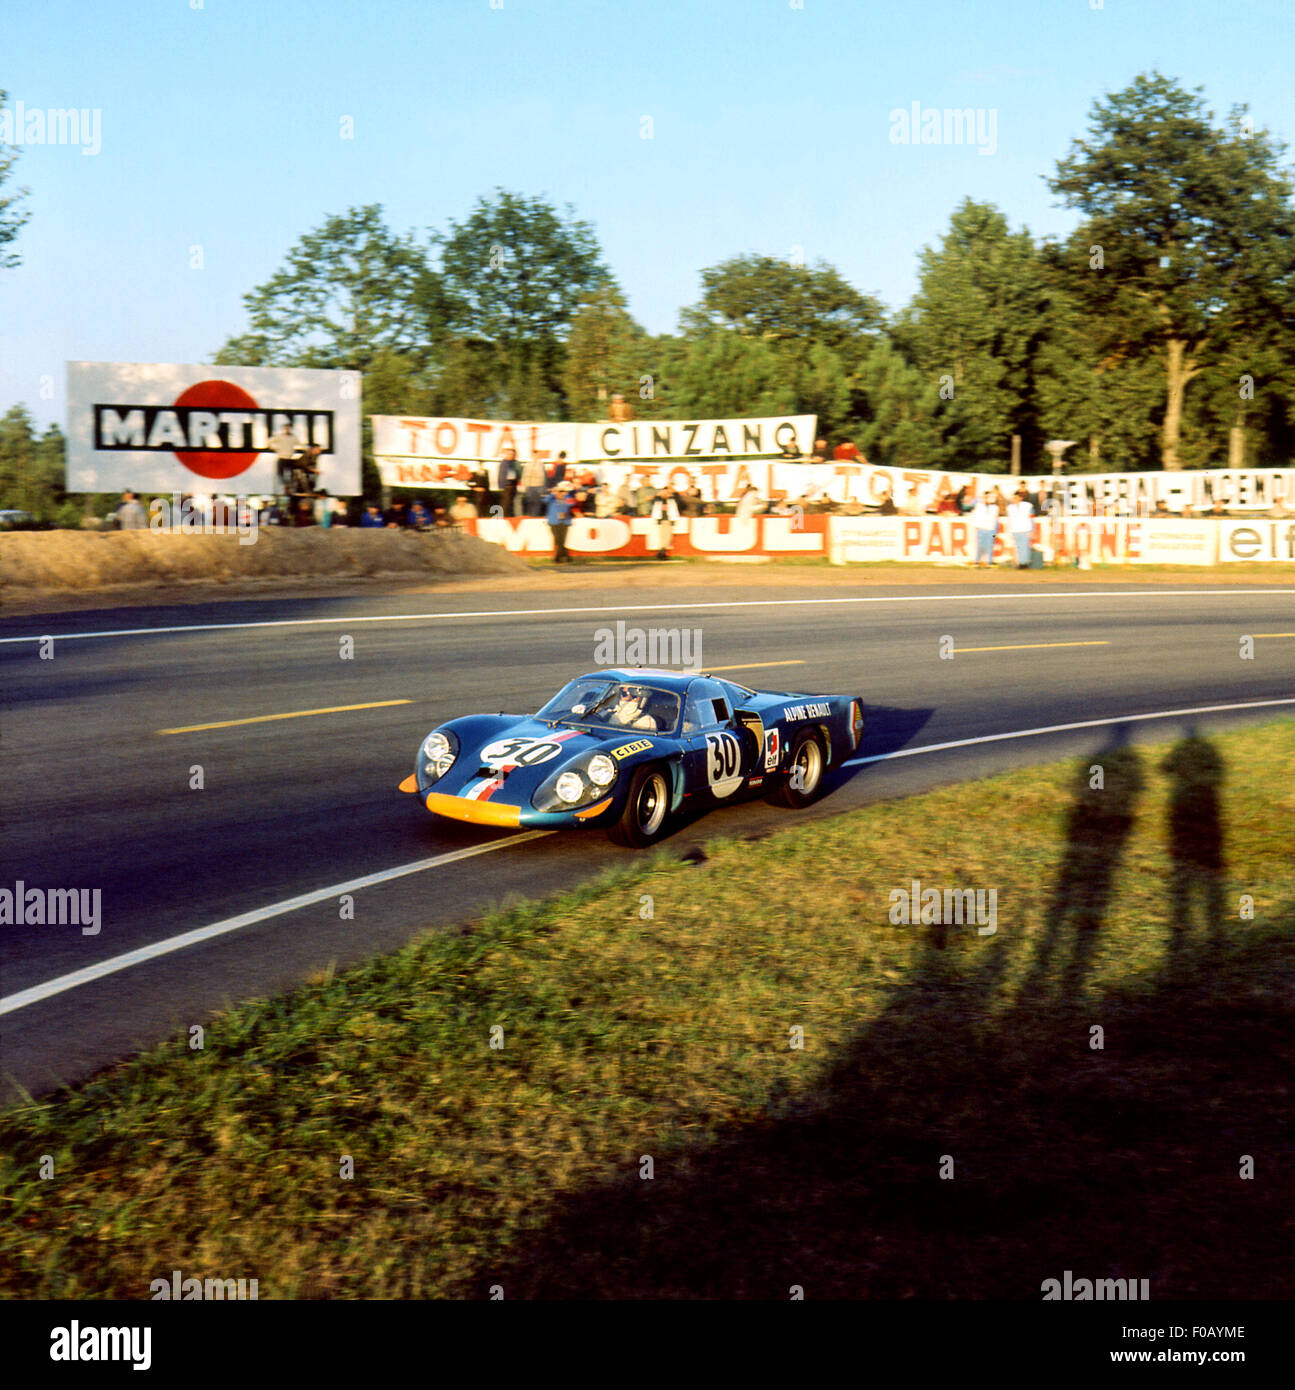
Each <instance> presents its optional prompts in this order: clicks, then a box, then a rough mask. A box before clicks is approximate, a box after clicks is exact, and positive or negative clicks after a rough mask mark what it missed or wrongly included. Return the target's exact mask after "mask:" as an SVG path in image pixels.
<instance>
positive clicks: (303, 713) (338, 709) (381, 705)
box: [158, 700, 412, 734]
mask: <svg viewBox="0 0 1295 1390" xmlns="http://www.w3.org/2000/svg"><path fill="white" fill-rule="evenodd" d="M411 703H412V701H409V700H374V701H373V703H372V704H368V705H330V706H329V708H328V709H295V710H292V711H290V712H289V713H288V714H256V715H253V716H252V718H251V719H224V720H221V722H220V723H219V724H190V725H188V726H187V727H186V728H183V729H159V730H158V733H159V734H201V733H204V732H205V731H206V730H208V729H232V728H233V727H234V726H235V725H236V724H268V723H270V722H271V721H272V720H275V719H308V718H310V716H311V715H312V714H346V713H348V712H349V711H351V710H353V709H385V708H386V707H387V706H388V705H408V704H411Z"/></svg>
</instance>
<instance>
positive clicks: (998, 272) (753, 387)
mask: <svg viewBox="0 0 1295 1390" xmlns="http://www.w3.org/2000/svg"><path fill="white" fill-rule="evenodd" d="M1282 153H1283V147H1281V146H1280V145H1278V144H1276V143H1275V142H1274V141H1272V140H1271V139H1270V138H1269V136H1268V135H1267V134H1266V133H1265V132H1263V131H1257V130H1255V129H1254V128H1253V125H1252V123H1251V122H1250V120H1249V117H1248V116H1247V115H1246V114H1245V112H1244V110H1243V109H1237V110H1234V111H1233V112H1232V113H1231V115H1230V116H1229V117H1228V118H1227V119H1226V120H1225V121H1222V122H1219V121H1216V120H1215V118H1214V116H1213V114H1212V113H1211V112H1209V111H1208V110H1207V109H1206V108H1205V106H1204V101H1203V97H1202V96H1201V94H1200V93H1199V92H1187V91H1184V90H1183V89H1182V88H1181V87H1180V86H1178V85H1177V84H1176V83H1175V82H1173V81H1172V80H1170V79H1167V78H1165V77H1163V76H1161V75H1159V74H1157V73H1150V74H1144V75H1142V76H1140V77H1138V78H1137V79H1136V80H1135V81H1134V82H1133V83H1132V84H1131V85H1130V86H1129V87H1128V88H1127V89H1125V90H1124V91H1121V92H1118V93H1115V94H1113V95H1110V96H1108V97H1106V98H1105V99H1103V100H1101V101H1098V102H1097V103H1095V105H1094V107H1093V111H1092V116H1091V121H1090V125H1089V129H1088V131H1087V133H1086V135H1085V137H1084V138H1082V139H1079V140H1076V141H1075V142H1074V144H1073V145H1072V147H1071V149H1070V151H1069V153H1068V154H1067V155H1066V156H1065V157H1064V158H1062V159H1060V160H1059V162H1058V164H1057V166H1056V169H1055V171H1054V173H1053V176H1052V177H1051V178H1050V179H1049V180H1048V182H1049V184H1050V186H1051V188H1052V190H1053V192H1054V193H1055V194H1056V195H1057V196H1058V197H1059V198H1060V199H1061V200H1062V201H1063V202H1064V203H1065V204H1067V205H1068V206H1070V207H1072V208H1074V209H1075V210H1076V211H1077V212H1078V213H1079V215H1080V219H1081V220H1080V223H1079V226H1078V227H1077V229H1076V231H1075V233H1074V235H1073V236H1071V237H1070V238H1069V239H1067V240H1066V241H1065V242H1060V243H1058V242H1053V241H1039V240H1036V239H1035V238H1034V237H1033V236H1032V235H1031V234H1030V232H1029V231H1028V230H1027V229H1025V228H1013V227H1012V226H1011V225H1010V223H1009V221H1008V218H1007V216H1006V215H1005V214H1004V213H1003V212H1001V211H1000V210H999V209H997V208H996V207H993V206H992V205H988V204H982V203H976V202H973V201H971V200H970V199H968V200H965V201H964V202H963V203H962V204H961V205H960V206H959V207H958V208H956V209H955V210H954V211H953V213H952V215H951V217H950V221H949V227H948V230H947V232H946V233H945V234H944V236H943V237H942V238H941V240H940V243H939V245H937V246H933V247H927V248H926V249H924V250H923V251H922V252H921V256H920V260H921V270H920V277H919V285H918V289H917V293H916V294H915V295H914V297H913V300H912V302H911V303H909V304H908V305H906V306H905V307H904V308H903V309H902V310H900V311H899V312H898V313H896V314H893V315H889V314H887V312H886V309H885V308H884V306H883V305H882V304H881V303H880V302H879V301H878V300H877V299H876V298H875V297H874V296H872V295H870V294H868V293H866V292H865V291H863V290H861V289H859V288H857V287H856V286H854V285H851V284H850V283H848V282H847V281H846V280H845V279H844V278H843V277H842V276H841V274H840V273H839V272H838V271H837V270H836V269H835V268H833V267H832V266H830V265H826V264H824V263H822V262H819V263H817V264H813V265H804V264H797V263H794V262H790V261H787V260H784V259H780V258H777V257H773V256H761V255H741V256H737V257H734V258H733V259H730V260H727V261H724V262H722V263H721V264H719V265H716V266H712V267H710V268H708V269H706V270H703V271H702V272H701V297H700V298H699V300H698V301H697V303H695V304H693V305H691V306H689V307H688V308H686V309H684V310H683V312H682V314H681V316H680V322H679V330H678V332H677V333H674V334H661V335H652V334H649V333H647V332H645V331H644V330H643V328H642V327H641V326H640V325H638V324H637V323H636V322H635V321H634V319H633V318H632V317H631V315H630V314H629V312H628V310H627V307H626V301H625V297H624V295H623V293H622V292H621V289H620V287H619V286H618V284H617V282H616V279H615V277H614V275H613V273H612V271H611V269H610V268H609V267H608V266H607V264H606V262H605V260H604V258H603V254H602V250H601V248H600V246H599V244H598V241H597V238H596V236H595V234H594V231H593V229H592V228H591V227H590V226H589V225H588V224H586V223H584V222H582V221H580V220H578V219H577V218H576V217H575V215H574V213H573V212H572V210H571V209H570V208H568V209H566V211H565V212H559V211H558V210H557V209H555V208H553V207H552V206H550V205H549V204H548V203H546V202H544V201H543V200H541V199H539V198H531V197H524V196H519V195H517V194H514V193H510V192H507V191H503V190H498V191H497V192H496V193H495V195H494V196H493V197H491V198H489V199H484V198H483V199H482V200H480V201H479V202H478V204H477V206H476V208H475V209H474V210H473V211H472V213H471V214H470V216H468V217H467V218H466V219H465V220H464V221H463V222H461V223H455V222H451V223H450V224H449V226H448V228H447V229H446V230H445V231H444V232H442V233H435V234H432V235H430V236H429V237H428V238H427V240H426V241H425V242H420V241H419V240H417V239H416V238H415V237H413V236H405V237H400V236H397V235H395V234H394V233H393V232H392V231H391V230H390V229H389V228H388V227H387V226H386V225H385V223H384V221H383V216H382V209H381V208H380V207H378V206H368V207H361V208H353V209H351V210H349V211H348V212H346V213H344V214H342V215H340V216H336V217H331V218H329V219H328V221H327V222H325V224H324V225H323V226H322V227H321V228H319V229H318V230H317V231H315V232H312V233H310V234H309V235H308V236H306V237H303V238H302V240H301V242H300V243H299V244H298V246H297V247H295V248H294V249H293V250H292V252H290V254H289V256H288V259H287V262H286V263H285V265H284V267H283V268H282V269H281V270H280V271H279V272H278V273H277V274H276V275H274V276H273V277H272V278H271V279H270V280H269V281H267V282H266V283H265V284H264V285H261V286H259V287H258V288H256V289H255V290H253V291H252V292H251V293H250V294H248V295H247V296H246V298H245V302H246V305H247V309H248V312H249V315H250V320H251V323H250V329H249V331H248V332H247V333H245V334H242V335H241V336H239V337H236V338H233V339H231V340H229V341H228V342H227V343H226V344H225V345H224V346H223V347H222V348H221V350H220V353H219V356H218V358H217V361H221V362H230V363H245V364H249V365H283V366H289V365H302V366H321V367H347V368H354V369H358V370H361V371H363V372H364V373H365V374H366V382H365V409H366V412H375V413H395V412H405V413H414V414H447V415H471V416H480V417H483V418H495V419H501V418H516V419H573V420H597V419H600V418H604V417H605V416H606V414H607V410H608V403H609V401H610V398H611V396H612V395H613V394H615V393H617V392H620V393H622V394H623V395H624V396H625V397H626V399H627V400H628V401H629V403H630V404H631V405H632V406H633V408H634V411H635V414H636V415H637V417H638V418H640V419H651V418H670V417H697V416H721V417H722V416H729V415H764V414H781V413H791V412H794V413H812V414H815V415H817V416H818V417H819V428H820V433H823V434H826V435H827V436H828V437H829V438H830V439H832V441H833V442H836V441H837V440H839V439H841V438H844V437H850V438H853V439H854V441H855V443H857V444H858V445H859V446H860V447H861V448H862V449H863V450H864V452H865V453H866V454H867V456H868V457H869V458H870V459H871V460H872V461H874V462H877V463H886V464H898V465H910V466H922V467H944V468H958V469H980V470H984V471H988V472H1003V471H1006V470H1007V468H1008V467H1009V461H1010V457H1011V447H1012V437H1013V436H1014V435H1015V436H1019V439H1020V447H1021V457H1022V463H1023V466H1024V467H1025V468H1027V469H1030V468H1035V467H1046V466H1047V464H1048V460H1047V457H1046V455H1045V454H1044V451H1043V448H1042V446H1043V444H1044V442H1045V441H1047V440H1050V439H1071V440H1075V441H1077V443H1076V445H1075V447H1074V448H1072V449H1071V450H1070V452H1069V454H1068V455H1067V465H1068V467H1070V468H1071V469H1085V470H1090V471H1097V470H1119V469H1143V468H1158V467H1170V468H1174V467H1188V468H1195V467H1206V466H1224V465H1229V464H1230V465H1232V466H1240V465H1277V464H1286V463H1289V462H1290V460H1291V457H1292V453H1293V452H1295V448H1293V446H1295V412H1293V409H1292V407H1293V404H1295V352H1292V348H1295V212H1293V208H1292V195H1291V184H1290V182H1289V180H1288V177H1287V174H1286V172H1285V170H1284V168H1283V166H1282V164H1281V156H1282ZM663 250H664V248H663Z"/></svg>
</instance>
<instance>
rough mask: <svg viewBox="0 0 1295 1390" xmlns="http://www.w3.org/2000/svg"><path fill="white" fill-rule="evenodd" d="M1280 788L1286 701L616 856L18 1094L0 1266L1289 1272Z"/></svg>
mask: <svg viewBox="0 0 1295 1390" xmlns="http://www.w3.org/2000/svg"><path fill="white" fill-rule="evenodd" d="M1096 767H1100V768H1101V769H1102V773H1101V777H1100V779H1099V778H1098V776H1097V774H1096V773H1095V772H1094V771H1093V769H1094V768H1096ZM863 775H866V774H863ZM1099 780H1100V782H1101V786H1100V787H1098V786H1096V785H1094V784H1095V783H1096V782H1097V781H1099ZM1293 827H1295V721H1289V720H1284V721H1278V722H1275V723H1272V724H1269V725H1266V726H1263V727H1262V728H1254V729H1248V730H1245V731H1241V732H1235V733H1227V734H1221V735H1218V736H1210V737H1208V738H1207V737H1204V736H1199V735H1192V734H1190V733H1185V734H1184V735H1183V737H1182V738H1180V739H1179V740H1178V741H1177V742H1175V743H1172V744H1169V743H1167V744H1164V745H1163V746H1155V747H1139V748H1133V747H1129V746H1126V745H1122V744H1119V743H1113V744H1112V746H1110V747H1109V748H1107V749H1105V750H1104V751H1101V752H1099V753H1096V754H1094V755H1093V756H1091V757H1087V758H1084V759H1082V760H1080V761H1079V762H1078V763H1060V764H1056V765H1052V766H1049V767H1045V768H1030V769H1023V770H1021V771H1017V772H1014V773H1010V774H1007V775H1004V776H1000V777H996V778H993V779H991V780H987V781H983V782H978V783H973V784H969V785H963V786H960V787H956V788H951V789H946V790H941V791H935V792H931V793H927V794H924V795H922V796H918V797H913V798H909V799H906V800H902V801H896V802H892V803H887V804H883V805H878V806H875V807H871V808H869V809H867V810H864V811H858V812H853V813H850V814H848V815H843V816H840V817H837V818H835V819H829V820H820V821H817V822H814V823H809V824H804V825H799V826H797V825H794V824H793V825H792V826H791V827H790V828H789V829H787V830H786V831H784V832H781V833H779V834H777V835H775V836H772V837H770V838H768V839H765V840H761V841H758V842H738V841H726V840H717V841H714V842H712V843H711V844H710V845H709V846H708V851H707V853H708V857H707V859H706V861H705V862H704V863H702V864H699V865H691V864H685V863H679V862H675V861H672V860H670V859H668V858H667V857H665V856H661V857H658V858H656V859H652V860H647V861H640V862H636V863H635V864H634V865H633V866H632V867H630V868H627V869H625V870H624V871H622V872H619V873H617V874H615V875H614V876H611V877H609V878H605V879H603V880H602V881H600V882H598V883H596V884H594V885H592V886H590V887H588V888H585V889H583V890H581V891H579V892H575V893H572V894H568V895H566V896H563V897H561V898H559V899H556V900H554V901H551V902H546V903H539V904H533V905H532V904H527V905H523V906H518V907H516V908H513V909H511V910H508V911H503V912H499V913H496V914H494V915H492V916H490V917H489V918H488V919H487V920H485V921H483V922H481V923H478V924H476V925H474V926H473V927H472V928H471V929H470V930H469V931H465V932H463V933H461V934H455V935H449V936H445V935H442V936H436V937H431V938H428V939H425V940H423V941H420V942H419V943H416V944H415V945H413V946H410V947H408V948H406V949H404V950H402V951H400V952H398V953H396V954H394V955H391V956H387V957H383V958H381V959H378V960H375V961H373V962H372V963H370V964H368V965H366V966H364V967H362V968H359V969H355V970H351V971H348V972H347V973H345V974H342V975H337V976H336V977H332V978H323V979H320V980H317V981H315V982H313V983H311V984H310V985H308V986H306V987H304V988H302V989H300V990H298V991H296V992H294V993H292V994H291V995H288V996H285V997H281V998H277V999H274V1000H270V1001H265V1002H259V1003H254V1004H248V1005H245V1006H241V1007H239V1008H237V1009H234V1010H232V1011H230V1012H228V1013H226V1014H223V1015H221V1016H219V1017H217V1018H215V1019H213V1020H212V1021H211V1022H210V1023H209V1024H208V1025H207V1028H206V1035H205V1045H204V1047H203V1048H202V1049H201V1050H200V1051H195V1050H191V1049H190V1048H189V1046H188V1043H187V1040H185V1039H179V1040H177V1041H176V1042H175V1043H174V1044H172V1045H169V1046H164V1047H160V1048H157V1049H155V1050H153V1051H151V1052H149V1053H147V1054H145V1055H143V1056H140V1057H138V1058H136V1059H134V1060H132V1061H130V1062H128V1063H124V1064H122V1065H121V1066H119V1067H116V1068H114V1069H113V1070H112V1071H111V1072H109V1073H106V1074H104V1075H103V1076H102V1077H100V1078H98V1079H96V1080H95V1081H93V1082H91V1083H89V1084H87V1085H84V1086H82V1087H80V1088H78V1089H77V1090H76V1091H74V1092H72V1093H69V1094H66V1095H64V1096H61V1097H57V1098H54V1099H52V1100H51V1101H50V1102H49V1103H41V1104H37V1105H32V1106H28V1107H23V1108H20V1109H17V1110H11V1111H9V1112H7V1113H6V1114H5V1115H4V1116H2V1117H0V1153H2V1154H3V1158H0V1202H2V1203H3V1212H4V1219H3V1224H2V1225H0V1293H3V1294H4V1295H5V1296H7V1297H23V1296H26V1297H32V1296H42V1297H77V1298H81V1297H113V1298H146V1297H148V1296H149V1284H150V1282H151V1281H152V1280H154V1279H159V1278H165V1279H169V1277H170V1272H171V1271H172V1270H173V1269H179V1270H181V1271H182V1273H183V1274H184V1275H185V1276H186V1277H187V1276H196V1277H200V1278H237V1277H240V1276H242V1277H249V1278H257V1279H258V1280H259V1284H260V1293H261V1296H262V1297H371V1298H376V1297H435V1296H467V1297H486V1296H488V1290H489V1289H490V1287H491V1286H492V1285H502V1286H503V1288H504V1290H505V1295H506V1296H507V1297H509V1298H515V1297H527V1296H532V1297H545V1296H548V1297H560V1296H585V1297H600V1296H621V1297H742V1296H746V1297H772V1298H780V1299H785V1298H786V1297H787V1296H788V1290H789V1288H790V1286H792V1285H797V1284H798V1285H801V1286H802V1287H803V1288H804V1289H805V1292H806V1295H807V1296H809V1297H827V1296H837V1297H868V1296H871V1297H885V1298H894V1297H913V1296H916V1297H929V1298H975V1297H1006V1298H1031V1299H1032V1298H1038V1297H1039V1296H1040V1294H1039V1289H1040V1284H1041V1282H1042V1281H1043V1280H1044V1279H1048V1278H1054V1277H1055V1278H1058V1279H1060V1278H1062V1276H1063V1273H1064V1271H1065V1270H1067V1269H1069V1270H1071V1271H1073V1273H1074V1276H1075V1278H1081V1277H1082V1278H1130V1279H1141V1278H1146V1279H1148V1280H1149V1281H1150V1293H1151V1297H1152V1298H1153V1299H1160V1298H1173V1297H1184V1298H1193V1297H1238V1298H1276V1297H1282V1296H1286V1297H1289V1296H1290V1295H1291V1294H1292V1293H1295V1257H1293V1256H1292V1251H1293V1250H1295V1241H1292V1234H1293V1233H1295V1225H1293V1221H1295V1218H1293V1217H1292V1212H1293V1211H1295V1204H1293V1203H1292V1202H1291V1196H1292V1191H1293V1189H1295V1183H1293V1181H1292V1169H1291V1159H1292V1152H1291V1145H1290V1101H1291V1097H1290V1087H1291V1077H1292V1076H1293V1075H1295V1033H1293V1031H1292V1029H1291V1027H1290V1015H1291V1008H1292V1004H1293V1003H1295V948H1293V943H1295V896H1293V892H1295V883H1293V880H1295V875H1293V874H1292V867H1293V865H1295V853H1293V849H1295V839H1293V835H1295V831H1293ZM913 879H917V880H920V882H921V883H922V885H923V886H925V887H936V888H955V887H956V888H981V889H985V890H989V889H994V890H996V893H997V900H996V901H997V929H996V931H995V932H993V933H992V934H988V933H986V934H981V933H980V932H979V931H978V930H977V929H976V928H975V927H971V926H961V927H959V926H949V927H944V928H941V927H937V926H932V925H927V926H921V925H917V926H903V925H894V924H892V923H891V921H890V920H889V919H890V909H891V902H892V899H891V894H892V892H893V891H894V890H898V889H901V888H902V889H907V888H908V887H909V884H910V882H911V880H913ZM1251 914H1252V915H1251ZM494 1029H498V1030H500V1031H499V1032H496V1033H494V1034H493V1035H492V1030H494ZM797 1029H800V1030H803V1034H802V1035H799V1036H803V1044H804V1045H803V1047H796V1046H794V1045H793V1044H794V1042H795V1041H796V1040H797V1038H798V1034H797V1033H796V1032H795V1031H794V1030H797ZM1095 1030H1097V1031H1095ZM492 1037H493V1041H494V1042H495V1043H496V1044H497V1046H494V1047H492V1045H491V1044H492ZM45 1155H48V1159H49V1163H50V1164H52V1176H50V1177H44V1178H43V1177H42V1176H41V1165H42V1156H45ZM1247 1156H1248V1159H1249V1164H1248V1162H1247ZM348 1157H349V1159H350V1160H351V1161H352V1163H353V1176H351V1177H346V1176H342V1174H343V1172H344V1169H345V1163H346V1159H347V1158H348ZM649 1160H650V1163H649ZM1248 1167H1252V1168H1253V1177H1247V1176H1246V1172H1247V1169H1248ZM649 1170H650V1171H651V1177H650V1178H649V1177H648V1176H646V1174H647V1173H648V1172H649Z"/></svg>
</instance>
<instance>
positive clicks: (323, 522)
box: [315, 488, 333, 527]
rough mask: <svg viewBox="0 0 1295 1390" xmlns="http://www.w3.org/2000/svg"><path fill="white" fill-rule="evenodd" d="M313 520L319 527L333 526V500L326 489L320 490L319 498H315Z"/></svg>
mask: <svg viewBox="0 0 1295 1390" xmlns="http://www.w3.org/2000/svg"><path fill="white" fill-rule="evenodd" d="M315 520H316V521H317V522H318V523H319V525H320V526H330V527H331V526H332V524H333V499H332V498H331V497H330V496H329V495H328V490H327V489H326V488H320V490H319V496H318V497H316V498H315Z"/></svg>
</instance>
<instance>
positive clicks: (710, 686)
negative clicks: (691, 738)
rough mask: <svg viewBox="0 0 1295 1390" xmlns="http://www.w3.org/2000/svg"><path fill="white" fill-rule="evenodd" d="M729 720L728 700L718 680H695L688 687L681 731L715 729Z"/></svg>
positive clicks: (695, 731) (688, 732)
mask: <svg viewBox="0 0 1295 1390" xmlns="http://www.w3.org/2000/svg"><path fill="white" fill-rule="evenodd" d="M728 721H729V707H728V701H727V700H726V699H725V698H724V688H723V686H721V685H720V683H719V682H718V681H712V680H705V679H703V680H695V681H693V683H692V684H691V685H690V686H689V687H688V700H687V703H686V704H685V705H684V715H683V731H684V733H686V734H695V733H697V732H699V731H700V730H702V729H716V728H719V727H720V726H721V725H724V724H727V723H728Z"/></svg>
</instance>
